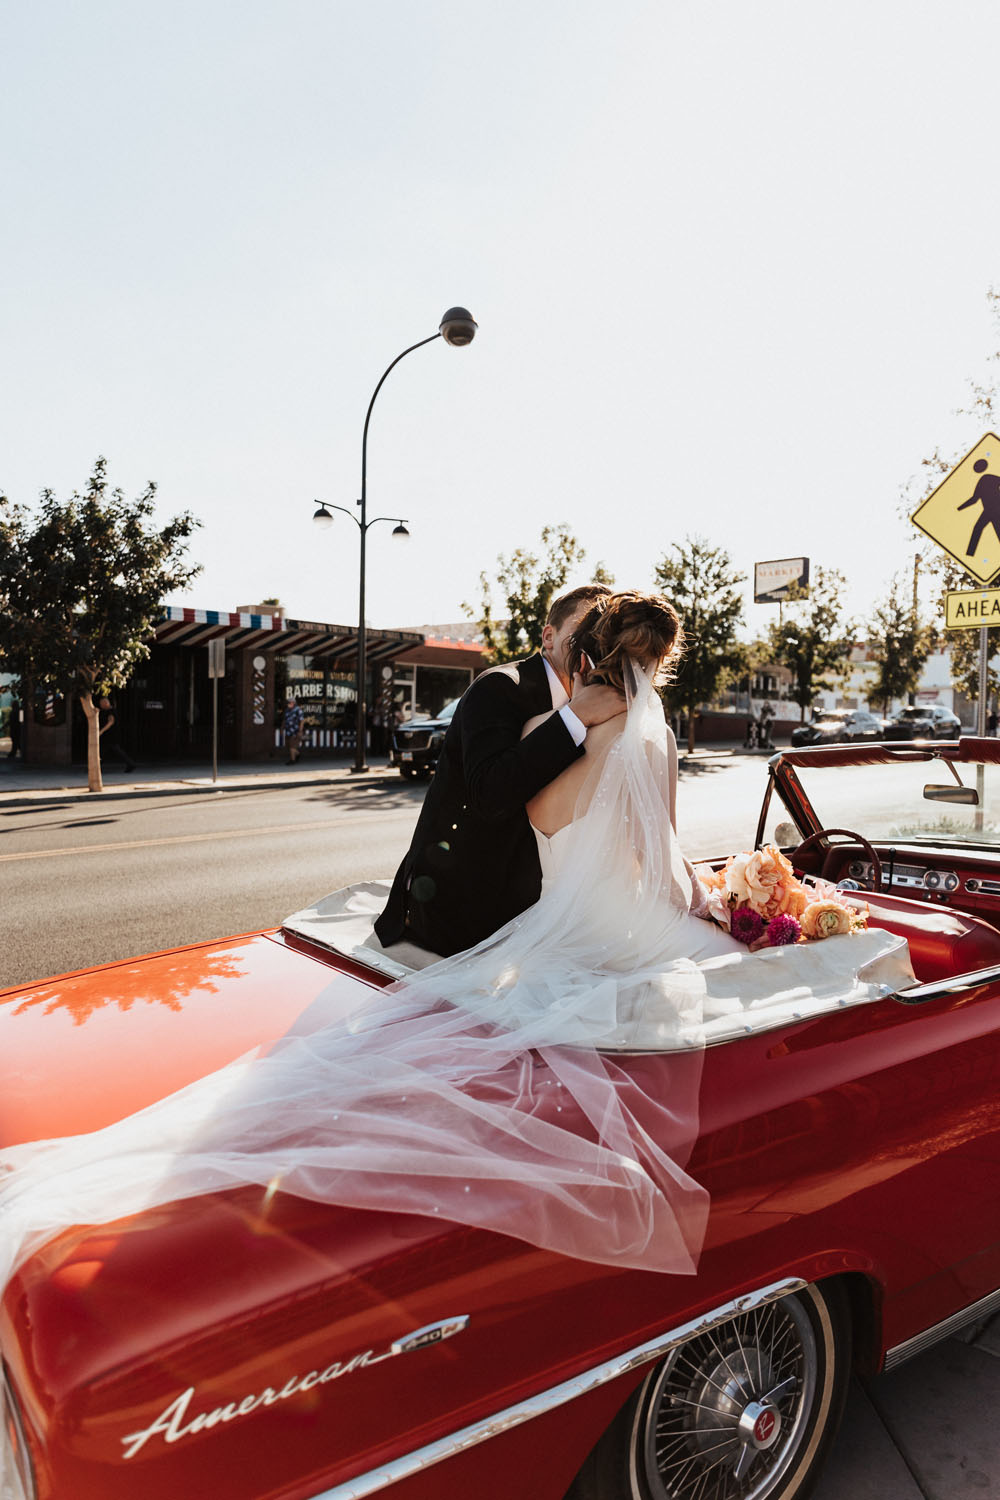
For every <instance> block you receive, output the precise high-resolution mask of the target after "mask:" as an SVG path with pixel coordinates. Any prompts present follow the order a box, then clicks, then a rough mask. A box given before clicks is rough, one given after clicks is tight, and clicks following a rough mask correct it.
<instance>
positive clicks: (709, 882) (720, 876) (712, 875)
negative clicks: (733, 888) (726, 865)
mask: <svg viewBox="0 0 1000 1500" xmlns="http://www.w3.org/2000/svg"><path fill="white" fill-rule="evenodd" d="M694 873H695V874H696V875H697V877H698V879H699V880H700V881H701V883H702V885H703V886H705V887H706V888H707V889H708V890H710V891H723V890H725V888H726V872H725V870H713V869H712V866H711V865H695V867H694Z"/></svg>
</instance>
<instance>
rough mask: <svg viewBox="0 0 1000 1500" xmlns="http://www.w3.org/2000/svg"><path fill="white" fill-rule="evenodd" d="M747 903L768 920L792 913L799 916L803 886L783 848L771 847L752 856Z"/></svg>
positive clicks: (747, 870)
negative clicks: (798, 909) (782, 851)
mask: <svg viewBox="0 0 1000 1500" xmlns="http://www.w3.org/2000/svg"><path fill="white" fill-rule="evenodd" d="M743 873H744V879H745V880H746V885H747V900H748V901H749V903H750V905H751V906H752V907H753V909H754V911H758V912H760V914H761V916H762V917H765V918H766V919H767V920H768V921H770V920H771V918H772V917H778V916H781V915H782V914H784V913H786V912H787V913H788V914H789V915H790V916H796V915H797V908H798V907H799V893H800V891H801V887H800V886H799V882H798V881H797V880H796V878H795V871H794V870H793V869H792V867H791V865H790V864H789V862H788V860H787V859H786V858H785V856H784V855H783V854H782V853H781V850H780V849H774V848H772V847H771V846H770V845H769V846H768V847H766V848H764V849H758V850H756V851H755V853H753V854H751V855H750V857H749V859H748V860H747V862H746V867H745V869H744V872H743Z"/></svg>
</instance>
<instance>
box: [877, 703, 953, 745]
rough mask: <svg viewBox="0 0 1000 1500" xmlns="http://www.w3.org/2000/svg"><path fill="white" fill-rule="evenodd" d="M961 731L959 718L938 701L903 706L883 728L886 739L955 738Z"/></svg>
mask: <svg viewBox="0 0 1000 1500" xmlns="http://www.w3.org/2000/svg"><path fill="white" fill-rule="evenodd" d="M961 733H962V721H961V719H960V718H958V716H957V715H956V714H953V713H952V711H951V709H950V708H945V707H944V706H943V705H942V704H940V703H919V704H916V705H914V707H913V708H904V709H903V710H902V711H901V712H900V713H898V714H897V715H896V717H895V718H894V719H890V720H889V722H888V724H886V726H885V730H884V736H885V738H886V739H887V740H957V739H958V737H959V735H960V734H961Z"/></svg>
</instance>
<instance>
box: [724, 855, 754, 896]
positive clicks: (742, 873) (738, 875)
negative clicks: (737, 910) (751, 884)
mask: <svg viewBox="0 0 1000 1500" xmlns="http://www.w3.org/2000/svg"><path fill="white" fill-rule="evenodd" d="M750 857H751V856H750V855H749V854H733V855H731V856H730V857H729V859H728V860H727V861H726V869H725V877H726V883H725V887H726V893H727V894H728V895H730V896H732V898H733V900H734V901H735V902H736V903H737V905H738V904H740V903H741V902H743V901H749V899H750V891H749V889H748V888H747V879H746V870H747V865H748V864H749V863H750Z"/></svg>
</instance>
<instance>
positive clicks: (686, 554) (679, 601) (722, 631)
mask: <svg viewBox="0 0 1000 1500" xmlns="http://www.w3.org/2000/svg"><path fill="white" fill-rule="evenodd" d="M672 551H673V553H674V554H675V555H674V556H673V557H671V556H670V555H669V554H668V555H666V556H664V558H663V560H662V561H661V562H659V563H658V564H657V566H656V571H655V574H654V577H655V579H656V585H657V588H659V589H660V590H661V592H662V593H664V594H665V595H666V596H667V598H668V599H669V600H670V602H671V603H672V604H673V606H674V608H675V609H676V610H677V613H678V614H679V615H680V617H681V621H682V624H683V626H684V643H685V645H684V654H683V656H682V657H681V660H680V663H679V666H678V669H677V675H676V677H675V679H674V681H673V683H672V684H671V685H670V688H669V689H668V693H667V696H668V699H669V701H670V702H671V704H677V705H679V706H680V707H681V708H683V709H684V710H685V711H686V713H687V720H688V749H689V750H693V749H694V740H695V710H696V709H697V708H698V707H699V706H700V705H701V704H702V703H706V702H708V701H709V700H710V699H711V698H714V696H715V694H716V693H717V692H718V690H719V688H720V687H721V686H722V684H723V682H724V681H725V680H726V678H727V677H728V676H729V675H731V674H732V673H733V672H739V671H741V670H745V667H746V662H747V652H746V648H745V647H744V646H743V645H742V643H741V642H740V641H739V640H738V639H737V636H736V629H737V626H738V625H739V624H740V621H741V620H742V618H743V594H742V591H741V588H740V585H741V584H742V583H743V582H744V575H743V574H742V573H737V572H736V571H735V569H734V565H733V561H732V559H731V557H730V556H729V553H728V552H726V551H725V549H724V548H722V547H713V546H712V544H711V543H710V542H708V541H707V540H706V539H705V538H704V537H700V536H693V537H692V536H689V537H685V539H684V541H683V542H674V544H673V548H672Z"/></svg>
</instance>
